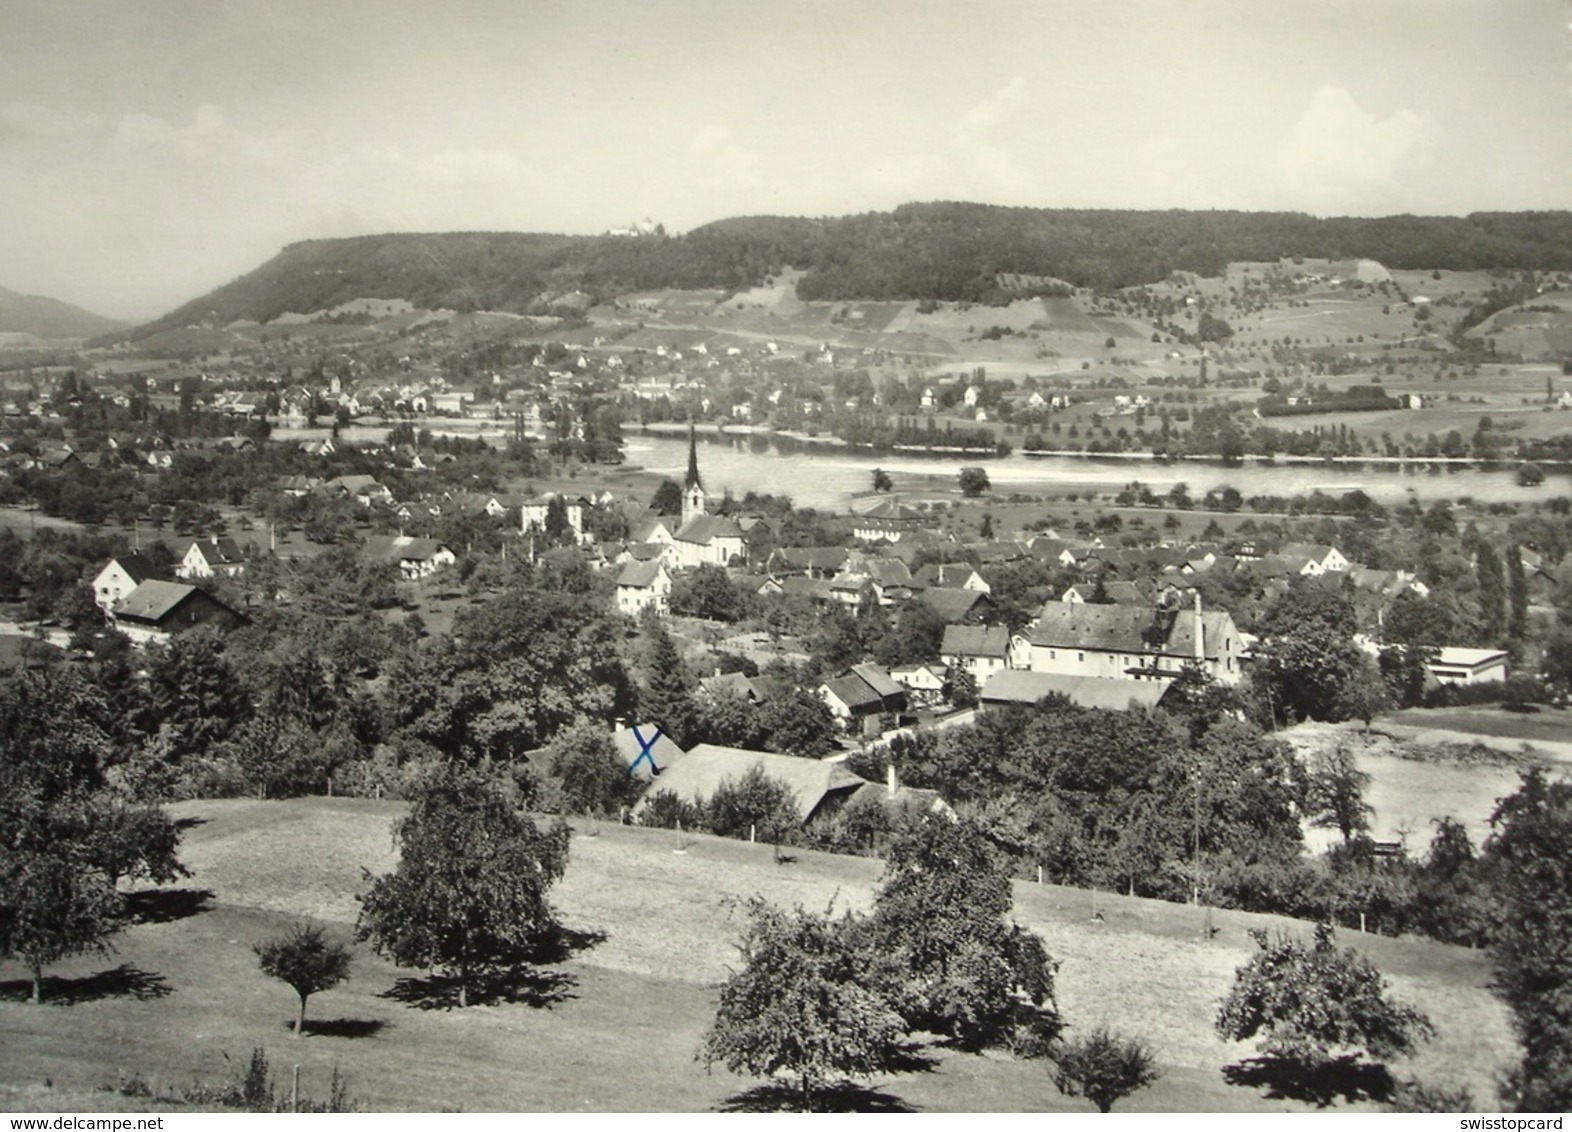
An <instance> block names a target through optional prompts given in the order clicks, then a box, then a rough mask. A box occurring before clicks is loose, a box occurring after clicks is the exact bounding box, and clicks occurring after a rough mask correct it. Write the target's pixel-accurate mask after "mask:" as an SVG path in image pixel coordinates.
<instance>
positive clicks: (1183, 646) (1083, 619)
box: [1026, 601, 1232, 659]
mask: <svg viewBox="0 0 1572 1132" xmlns="http://www.w3.org/2000/svg"><path fill="white" fill-rule="evenodd" d="M1201 619H1202V620H1201V628H1202V629H1203V630H1204V632H1205V655H1206V657H1207V659H1216V657H1217V656H1218V648H1217V643H1218V641H1220V640H1221V639H1222V637H1223V634H1224V632H1225V630H1226V629H1227V627H1228V625H1229V624H1230V623H1231V621H1232V618H1231V617H1230V616H1229V615H1228V614H1227V613H1226V612H1222V611H1214V612H1206V613H1202V614H1201ZM1157 623H1158V622H1157V620H1156V618H1155V616H1154V614H1153V612H1152V610H1151V609H1150V608H1149V607H1147V606H1137V605H1085V604H1082V603H1079V602H1065V601H1050V602H1048V603H1046V604H1045V605H1044V606H1043V609H1042V612H1041V613H1040V614H1039V615H1038V617H1037V621H1036V623H1034V624H1033V625H1032V626H1031V627H1030V628H1029V629H1027V630H1026V639H1027V641H1029V642H1030V643H1031V644H1034V645H1040V646H1043V647H1047V648H1070V649H1100V650H1103V651H1107V652H1131V653H1138V652H1152V651H1154V647H1153V645H1151V644H1148V643H1147V639H1146V636H1145V634H1148V633H1150V631H1151V629H1152V627H1153V626H1154V625H1156V624H1157ZM1195 635H1196V621H1195V610H1193V609H1181V610H1178V611H1177V612H1176V613H1175V614H1174V619H1173V624H1172V625H1170V626H1169V628H1168V633H1167V636H1166V637H1165V638H1163V640H1162V641H1161V647H1160V648H1157V649H1156V650H1155V651H1158V652H1162V653H1167V654H1169V655H1178V656H1186V657H1193V656H1194V655H1195Z"/></svg>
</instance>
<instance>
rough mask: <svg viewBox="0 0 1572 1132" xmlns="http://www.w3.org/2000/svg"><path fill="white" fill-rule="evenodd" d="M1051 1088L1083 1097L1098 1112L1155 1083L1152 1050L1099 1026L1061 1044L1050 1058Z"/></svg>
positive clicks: (1071, 1095) (1134, 1039)
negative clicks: (1094, 1106) (1051, 1067)
mask: <svg viewBox="0 0 1572 1132" xmlns="http://www.w3.org/2000/svg"><path fill="white" fill-rule="evenodd" d="M1053 1059H1054V1064H1055V1069H1054V1076H1053V1083H1054V1086H1055V1087H1056V1088H1057V1089H1058V1090H1059V1091H1060V1092H1061V1093H1063V1094H1064V1095H1065V1096H1067V1097H1085V1098H1086V1099H1087V1100H1089V1101H1091V1102H1092V1103H1093V1104H1094V1105H1096V1106H1097V1111H1098V1112H1108V1111H1110V1110H1111V1109H1112V1108H1113V1106H1114V1104H1115V1102H1117V1101H1120V1100H1123V1099H1124V1098H1125V1097H1127V1096H1129V1095H1130V1094H1131V1093H1133V1092H1135V1091H1136V1090H1137V1089H1142V1088H1145V1087H1146V1086H1147V1085H1150V1084H1151V1083H1152V1082H1153V1081H1155V1080H1157V1078H1158V1076H1159V1074H1158V1072H1157V1065H1156V1059H1155V1058H1154V1057H1153V1055H1152V1048H1151V1047H1150V1046H1149V1045H1147V1044H1146V1043H1145V1042H1143V1041H1140V1040H1139V1039H1136V1038H1123V1037H1120V1036H1119V1035H1117V1034H1114V1033H1112V1032H1110V1031H1109V1029H1108V1027H1106V1026H1099V1027H1097V1029H1095V1030H1093V1031H1092V1032H1091V1033H1090V1034H1088V1035H1087V1036H1086V1037H1084V1038H1077V1039H1076V1040H1074V1041H1067V1042H1065V1043H1063V1044H1062V1045H1061V1046H1060V1047H1059V1050H1058V1052H1056V1053H1055V1054H1054V1055H1053Z"/></svg>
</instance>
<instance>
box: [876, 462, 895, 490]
mask: <svg viewBox="0 0 1572 1132" xmlns="http://www.w3.org/2000/svg"><path fill="white" fill-rule="evenodd" d="M873 490H874V491H876V492H879V491H894V490H895V481H894V480H892V479H890V473H889V472H887V471H885V470H884V469H883V468H875V469H873Z"/></svg>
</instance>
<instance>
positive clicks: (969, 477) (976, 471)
mask: <svg viewBox="0 0 1572 1132" xmlns="http://www.w3.org/2000/svg"><path fill="white" fill-rule="evenodd" d="M956 478H957V479H958V480H959V482H960V486H961V494H962V495H964V496H966V498H968V499H976V498H977V497H978V496H979V495H981V494H982V493H983V492H985V491H987V490H988V488H989V487H990V486H991V485H990V484H989V482H988V471H987V469H986V468H976V467H973V468H962V469H961V472H960V475H959V476H958V477H956Z"/></svg>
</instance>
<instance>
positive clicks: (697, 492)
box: [682, 424, 704, 526]
mask: <svg viewBox="0 0 1572 1132" xmlns="http://www.w3.org/2000/svg"><path fill="white" fill-rule="evenodd" d="M702 514H704V485H703V484H702V483H700V482H699V448H698V442H697V441H696V440H695V439H694V436H693V426H692V425H691V424H690V425H688V474H687V476H686V477H685V478H684V480H683V486H682V525H683V526H687V525H688V524H689V523H691V522H692V521H693V520H694V519H697V518H698V517H699V516H700V515H702Z"/></svg>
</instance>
